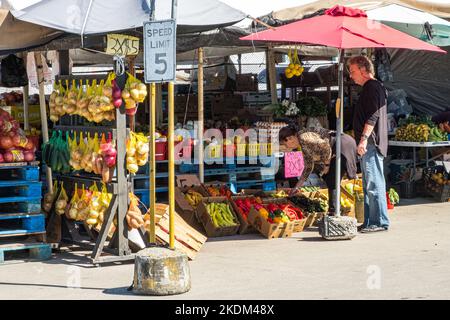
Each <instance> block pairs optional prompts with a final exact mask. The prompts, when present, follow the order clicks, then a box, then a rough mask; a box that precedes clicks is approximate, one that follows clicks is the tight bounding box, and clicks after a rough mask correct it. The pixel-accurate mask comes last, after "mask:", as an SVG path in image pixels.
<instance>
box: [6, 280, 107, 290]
mask: <svg viewBox="0 0 450 320" xmlns="http://www.w3.org/2000/svg"><path fill="white" fill-rule="evenodd" d="M1 285H8V286H27V287H29V286H33V287H50V288H61V289H83V290H105V288H89V287H71V286H62V285H57V284H42V283H13V282H0V286H1Z"/></svg>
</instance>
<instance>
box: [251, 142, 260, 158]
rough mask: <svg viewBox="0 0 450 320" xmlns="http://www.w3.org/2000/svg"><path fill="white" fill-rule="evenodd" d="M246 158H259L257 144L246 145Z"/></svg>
mask: <svg viewBox="0 0 450 320" xmlns="http://www.w3.org/2000/svg"><path fill="white" fill-rule="evenodd" d="M248 156H249V157H257V156H259V143H249V144H248Z"/></svg>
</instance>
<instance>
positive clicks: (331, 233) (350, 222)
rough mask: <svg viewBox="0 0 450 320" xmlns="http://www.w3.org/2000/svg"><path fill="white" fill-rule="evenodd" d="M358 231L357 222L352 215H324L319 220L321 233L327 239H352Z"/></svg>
mask: <svg viewBox="0 0 450 320" xmlns="http://www.w3.org/2000/svg"><path fill="white" fill-rule="evenodd" d="M357 232H358V230H357V222H356V219H355V218H352V217H342V216H338V217H334V216H324V217H323V219H321V220H320V221H319V234H320V235H321V236H322V238H324V239H326V240H350V239H353V238H354V237H355V236H356V234H357Z"/></svg>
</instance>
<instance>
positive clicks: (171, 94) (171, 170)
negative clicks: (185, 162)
mask: <svg viewBox="0 0 450 320" xmlns="http://www.w3.org/2000/svg"><path fill="white" fill-rule="evenodd" d="M176 17H177V0H172V19H176ZM175 65H176V63H175ZM174 91H175V90H174V83H173V82H169V90H168V100H169V101H168V102H169V103H168V105H169V108H168V113H169V117H168V122H169V128H168V131H169V132H168V140H169V141H168V142H169V248H170V249H172V250H173V249H175V220H174V218H175V161H174V160H175V152H174V149H175V146H174V142H175V139H174V131H175V92H174Z"/></svg>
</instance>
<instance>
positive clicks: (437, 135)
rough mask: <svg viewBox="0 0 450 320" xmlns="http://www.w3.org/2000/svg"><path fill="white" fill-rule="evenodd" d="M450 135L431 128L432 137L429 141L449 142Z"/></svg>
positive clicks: (436, 128)
mask: <svg viewBox="0 0 450 320" xmlns="http://www.w3.org/2000/svg"><path fill="white" fill-rule="evenodd" d="M447 140H448V135H447V133H445V132H443V131H441V129H439V128H438V127H433V128H431V131H430V136H429V139H428V141H430V142H434V141H447Z"/></svg>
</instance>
